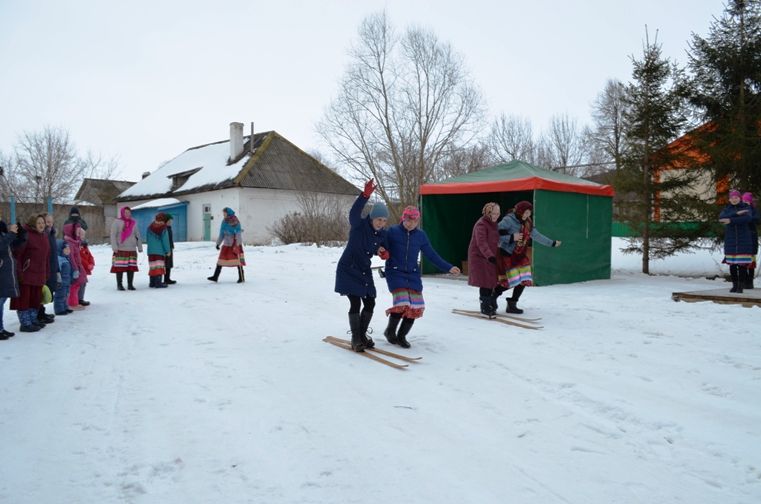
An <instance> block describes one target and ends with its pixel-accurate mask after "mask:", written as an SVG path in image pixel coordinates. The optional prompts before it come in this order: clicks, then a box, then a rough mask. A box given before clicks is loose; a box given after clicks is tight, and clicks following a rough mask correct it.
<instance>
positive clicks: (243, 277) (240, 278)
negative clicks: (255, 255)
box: [238, 266, 246, 283]
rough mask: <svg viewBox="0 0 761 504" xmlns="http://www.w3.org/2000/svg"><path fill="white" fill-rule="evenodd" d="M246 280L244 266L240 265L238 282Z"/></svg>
mask: <svg viewBox="0 0 761 504" xmlns="http://www.w3.org/2000/svg"><path fill="white" fill-rule="evenodd" d="M245 281H246V276H245V275H244V274H243V266H238V283H243V282H245Z"/></svg>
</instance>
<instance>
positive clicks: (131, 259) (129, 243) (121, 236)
mask: <svg viewBox="0 0 761 504" xmlns="http://www.w3.org/2000/svg"><path fill="white" fill-rule="evenodd" d="M119 215H120V217H119V218H118V219H114V223H113V224H111V250H113V252H114V254H113V256H112V258H111V273H115V274H116V288H117V289H118V290H120V291H123V290H124V284H123V281H124V273H127V290H135V286H134V285H133V280H134V278H135V272H136V271H137V254H138V253H139V252H142V251H143V243H142V241H141V238H140V233H139V232H138V230H137V223H136V222H135V219H133V218H132V210H130V208H129V207H123V208H122V209H121V211H120V214H119Z"/></svg>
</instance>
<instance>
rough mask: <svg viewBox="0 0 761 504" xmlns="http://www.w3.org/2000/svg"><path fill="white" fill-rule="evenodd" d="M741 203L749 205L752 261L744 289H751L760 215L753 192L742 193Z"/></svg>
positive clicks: (756, 259) (756, 256)
mask: <svg viewBox="0 0 761 504" xmlns="http://www.w3.org/2000/svg"><path fill="white" fill-rule="evenodd" d="M742 200H743V203H745V204H747V205H748V206H750V224H749V227H750V242H751V249H752V251H753V262H752V263H751V265H750V266H749V267H748V274H747V275H746V278H745V286H744V288H745V289H753V278H754V277H755V276H756V263H757V262H758V224H759V222H761V216H760V215H759V213H758V208H757V207H756V202H755V201H754V200H753V194H751V193H749V192H746V193H744V194H743V195H742Z"/></svg>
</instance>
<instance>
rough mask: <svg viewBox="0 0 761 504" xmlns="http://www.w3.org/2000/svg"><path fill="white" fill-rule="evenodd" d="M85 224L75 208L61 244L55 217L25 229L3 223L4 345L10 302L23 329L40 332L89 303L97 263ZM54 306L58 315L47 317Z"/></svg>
mask: <svg viewBox="0 0 761 504" xmlns="http://www.w3.org/2000/svg"><path fill="white" fill-rule="evenodd" d="M86 233H87V223H86V222H85V221H84V219H82V218H81V217H80V215H79V209H78V208H77V207H72V209H71V211H70V212H69V217H68V219H66V222H65V223H64V225H63V238H61V239H57V232H56V229H55V226H54V221H53V216H52V215H51V214H47V213H41V214H34V215H32V216H30V217H29V218H28V219H27V221H26V223H25V224H21V223H20V222H18V223H11V224H10V225H8V224H7V223H5V222H4V221H0V340H6V339H8V338H10V337H12V336H14V333H12V332H10V331H6V330H5V326H4V325H3V309H4V307H5V301H6V299H8V298H10V299H11V306H10V307H11V310H15V311H16V312H17V314H18V318H19V325H20V327H19V330H20V331H22V332H36V331H39V330H40V329H42V328H44V327H45V326H46V325H47V324H52V323H53V322H55V317H56V315H68V314H69V313H72V312H74V311H75V310H82V309H84V308H85V307H86V306H88V305H89V304H90V303H89V302H88V301H86V300H85V298H84V297H85V288H86V286H87V276H88V275H90V274H91V273H92V270H93V267H94V266H95V260H94V258H93V256H92V254H91V253H90V250H89V248H88V246H87V241H86V240H85V237H86ZM51 302H53V310H54V314H52V313H50V314H49V313H46V312H45V305H46V304H48V303H51Z"/></svg>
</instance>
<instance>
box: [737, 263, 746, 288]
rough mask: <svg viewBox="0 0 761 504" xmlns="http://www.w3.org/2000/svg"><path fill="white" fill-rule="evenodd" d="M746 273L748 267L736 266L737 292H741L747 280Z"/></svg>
mask: <svg viewBox="0 0 761 504" xmlns="http://www.w3.org/2000/svg"><path fill="white" fill-rule="evenodd" d="M747 274H748V268H743V267H738V268H737V291H736V292H737V293H738V294H742V293H743V288H744V287H745V282H746V281H747V276H746V275H747Z"/></svg>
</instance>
